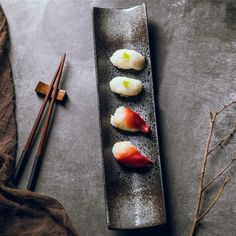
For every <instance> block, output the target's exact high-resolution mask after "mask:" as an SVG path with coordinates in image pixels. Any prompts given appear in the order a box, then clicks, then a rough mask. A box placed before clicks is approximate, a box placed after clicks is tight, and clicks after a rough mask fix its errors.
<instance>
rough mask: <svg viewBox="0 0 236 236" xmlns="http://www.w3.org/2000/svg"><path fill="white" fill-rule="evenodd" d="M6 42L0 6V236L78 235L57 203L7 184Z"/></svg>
mask: <svg viewBox="0 0 236 236" xmlns="http://www.w3.org/2000/svg"><path fill="white" fill-rule="evenodd" d="M7 41H8V29H7V22H6V17H5V16H4V13H3V11H2V8H1V6H0V236H39V235H53V236H60V235H78V233H77V232H76V231H75V229H74V228H73V226H72V224H71V221H70V220H69V218H68V215H67V213H66V211H65V209H64V208H63V206H62V205H61V204H60V203H59V202H58V201H56V200H55V199H52V198H50V197H47V196H45V195H42V194H38V193H34V192H31V191H27V190H20V189H14V188H12V187H11V185H10V183H9V181H10V176H11V174H12V171H13V169H14V158H15V152H16V144H17V134H16V119H15V114H14V106H15V103H14V87H13V81H12V72H11V65H10V61H9V59H8V56H7V54H6V47H7Z"/></svg>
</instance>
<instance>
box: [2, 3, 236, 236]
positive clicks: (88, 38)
mask: <svg viewBox="0 0 236 236" xmlns="http://www.w3.org/2000/svg"><path fill="white" fill-rule="evenodd" d="M142 2H143V1H132V0H131V1H127V0H124V1H115V0H107V1H102V0H101V1H96V0H94V1H88V0H78V1H76V0H74V1H73V0H58V1H50V0H43V1H40V0H38V1H26V0H25V1H20V0H12V1H9V0H2V1H1V3H2V6H3V10H5V13H6V16H7V17H8V22H9V28H10V34H11V44H10V58H11V63H12V67H13V75H14V84H15V91H16V105H17V106H16V114H17V121H18V139H19V145H18V156H19V153H20V151H21V150H22V148H23V144H24V143H25V141H26V138H27V136H28V135H29V131H30V128H31V126H32V124H33V121H34V119H35V117H36V114H37V112H38V109H39V107H40V105H41V102H42V99H41V98H39V97H38V96H37V95H36V94H35V92H34V88H35V86H36V84H37V81H39V80H41V81H44V82H49V81H50V80H51V78H52V76H53V73H54V71H55V69H56V67H57V64H58V63H59V60H60V55H61V54H62V53H64V52H66V53H67V62H66V66H65V72H64V77H63V82H62V83H61V88H63V89H65V90H66V91H67V93H68V96H69V99H68V100H67V103H66V105H65V106H64V107H63V106H61V105H58V106H57V108H56V111H55V113H54V120H53V121H54V122H53V125H52V126H51V130H50V131H51V132H50V137H49V139H48V145H47V149H46V153H45V159H44V163H43V166H42V170H41V172H40V177H39V182H38V185H37V189H36V190H37V191H38V192H42V193H45V194H47V195H50V196H52V197H55V198H56V199H58V200H59V201H60V202H61V203H62V204H63V205H64V206H65V208H66V209H67V211H68V214H69V216H70V217H71V220H72V221H73V223H74V226H75V227H76V228H77V229H78V230H79V232H80V233H81V235H82V236H108V235H109V236H111V235H113V236H114V235H116V236H118V235H123V236H124V235H149V236H151V235H165V233H162V232H161V231H164V232H165V230H161V231H160V230H158V229H151V230H147V231H140V232H138V231H137V232H136V231H135V232H122V233H121V232H115V231H109V230H107V228H106V224H105V210H104V189H103V174H102V158H101V155H100V140H99V122H98V110H97V95H96V81H95V65H94V46H93V31H92V15H91V8H92V6H100V7H122V8H125V7H130V6H134V5H137V4H140V3H142ZM144 2H146V3H147V11H148V15H149V28H150V41H151V54H152V64H153V73H154V80H155V81H156V83H155V84H156V87H155V92H156V95H157V108H158V114H157V120H158V126H159V131H160V145H161V156H162V166H163V175H164V176H163V177H164V183H165V184H164V185H165V194H166V202H167V208H168V221H169V224H168V228H169V229H170V232H171V233H172V235H178V236H184V235H187V234H188V232H189V228H190V226H191V221H192V218H193V211H194V207H195V204H196V194H197V191H198V176H199V172H200V166H201V161H202V158H203V152H204V145H205V143H206V137H207V132H208V123H209V120H208V117H209V111H211V110H216V109H218V108H220V107H221V106H222V105H223V104H225V103H228V102H229V101H231V100H232V98H235V97H236V79H235V78H236V76H235V74H236V18H235V16H236V3H235V1H234V0H225V1H218V0H188V1H187V0H178V1H177V0H176V1H171V0H160V1H159V0H149V1H144ZM234 117H235V111H234ZM234 117H233V116H232V114H231V115H230V113H227V116H226V118H225V119H222V120H221V124H222V125H221V126H220V130H219V131H218V132H217V133H216V136H217V138H218V139H219V138H220V135H221V134H222V132H220V131H224V130H225V129H227V128H230V127H231V126H232V122H233V120H235V118H234ZM235 144H236V139H235V138H234V139H233V140H232V141H231V144H230V145H228V146H227V148H225V149H223V150H222V151H221V152H219V153H218V155H216V156H215V158H214V159H212V160H211V161H210V164H209V165H210V168H209V171H208V174H207V176H208V177H209V175H214V174H215V173H216V171H217V168H218V169H220V168H221V167H223V166H224V165H225V164H226V163H227V160H230V158H232V157H233V154H234V155H235ZM29 170H30V168H29V169H28V172H26V174H25V176H24V178H23V180H22V182H21V187H25V185H26V182H27V179H28V176H29ZM234 172H235V167H233V168H232V169H231V171H230V172H229V173H228V175H229V176H231V180H230V182H229V184H228V185H227V187H226V188H225V192H224V193H223V195H222V196H221V198H220V200H219V202H218V203H217V204H216V205H215V207H214V209H212V211H210V213H209V215H208V216H207V217H206V218H205V220H204V221H203V224H202V227H201V229H200V230H199V235H207V236H210V235H214V236H215V235H225V236H232V235H236V233H235V228H236V226H235V222H236V204H235V202H236V198H235V191H236V178H235V174H234ZM222 180H223V179H221V182H222ZM219 186H220V185H216V186H215V187H214V188H213V189H212V191H211V192H208V194H207V200H209V199H210V197H212V196H213V195H214V190H215V189H216V187H219ZM212 194H213V195H212Z"/></svg>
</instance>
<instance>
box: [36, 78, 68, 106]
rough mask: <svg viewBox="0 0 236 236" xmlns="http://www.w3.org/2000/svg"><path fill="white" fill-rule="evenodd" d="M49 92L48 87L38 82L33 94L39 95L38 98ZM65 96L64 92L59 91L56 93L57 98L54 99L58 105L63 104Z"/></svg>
mask: <svg viewBox="0 0 236 236" xmlns="http://www.w3.org/2000/svg"><path fill="white" fill-rule="evenodd" d="M48 90H49V85H48V84H46V83H44V82H42V81H39V82H38V84H37V86H36V87H35V92H36V93H37V94H38V95H39V96H42V97H44V96H46V95H47V93H48ZM66 97H67V94H66V91H65V90H62V89H59V90H58V92H57V97H56V101H57V102H59V103H62V104H64V103H65V100H66Z"/></svg>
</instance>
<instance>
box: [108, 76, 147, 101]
mask: <svg viewBox="0 0 236 236" xmlns="http://www.w3.org/2000/svg"><path fill="white" fill-rule="evenodd" d="M110 88H111V91H112V92H114V93H118V94H120V95H121V96H125V97H129V96H135V95H137V94H139V93H140V92H141V90H142V88H143V85H142V83H141V82H140V81H139V80H137V79H131V78H128V77H121V76H119V77H115V78H113V79H112V80H111V81H110Z"/></svg>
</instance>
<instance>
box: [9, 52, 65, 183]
mask: <svg viewBox="0 0 236 236" xmlns="http://www.w3.org/2000/svg"><path fill="white" fill-rule="evenodd" d="M64 61H65V55H63V57H62V59H61V62H60V64H59V66H58V68H57V70H56V72H55V74H54V77H53V79H52V81H51V83H50V86H49V90H48V93H47V95H46V96H45V98H44V101H43V103H42V105H41V107H40V110H39V113H38V115H37V117H36V120H35V122H34V125H33V127H32V129H31V132H30V135H29V137H28V139H27V142H26V144H25V146H24V149H23V151H22V153H21V155H20V158H19V161H18V163H17V165H16V168H15V171H14V176H13V179H12V183H13V185H15V186H17V184H18V182H19V180H20V177H21V175H22V172H23V170H24V168H25V165H26V162H27V160H28V156H29V154H30V148H31V145H32V142H33V140H34V136H35V133H36V131H37V128H38V125H39V122H40V120H41V117H42V115H43V112H44V109H45V107H46V104H47V102H48V100H49V99H50V97H51V94H52V91H53V86H54V83H55V81H56V78H57V75H58V73H59V71H60V68H61V67H62V65H63V64H64Z"/></svg>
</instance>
